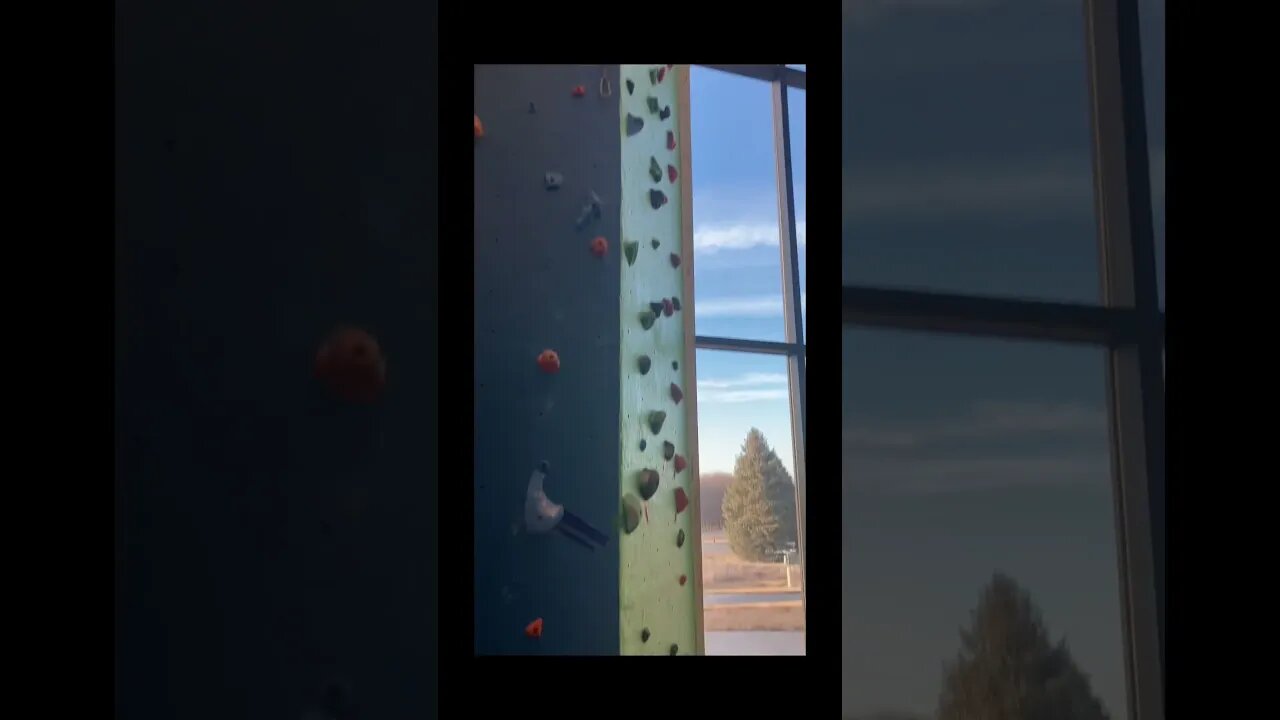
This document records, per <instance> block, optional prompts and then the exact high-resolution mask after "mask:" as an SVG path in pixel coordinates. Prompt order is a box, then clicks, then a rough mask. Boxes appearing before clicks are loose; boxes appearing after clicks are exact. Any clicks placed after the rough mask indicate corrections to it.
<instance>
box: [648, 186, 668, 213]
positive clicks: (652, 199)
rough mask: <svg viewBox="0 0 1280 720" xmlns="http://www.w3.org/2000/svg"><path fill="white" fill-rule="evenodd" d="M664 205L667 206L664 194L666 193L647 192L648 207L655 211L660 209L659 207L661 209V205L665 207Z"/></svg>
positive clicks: (659, 191) (657, 191)
mask: <svg viewBox="0 0 1280 720" xmlns="http://www.w3.org/2000/svg"><path fill="white" fill-rule="evenodd" d="M666 204H667V194H666V193H664V192H662V191H661V190H650V191H649V205H650V207H652V208H653V209H654V210H657V209H658V208H660V207H662V206H663V205H666Z"/></svg>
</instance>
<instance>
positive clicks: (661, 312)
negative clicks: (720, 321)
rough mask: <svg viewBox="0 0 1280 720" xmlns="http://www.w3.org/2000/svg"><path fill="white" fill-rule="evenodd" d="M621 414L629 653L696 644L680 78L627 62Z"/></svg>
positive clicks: (623, 590)
mask: <svg viewBox="0 0 1280 720" xmlns="http://www.w3.org/2000/svg"><path fill="white" fill-rule="evenodd" d="M620 72H621V75H622V80H623V86H622V89H621V92H620V93H619V97H620V108H619V109H618V113H619V118H620V122H621V137H622V200H621V208H622V255H623V260H622V267H621V273H622V285H621V303H620V305H621V306H620V308H619V309H618V311H619V318H620V322H621V329H622V333H621V345H620V348H619V349H620V352H619V357H620V360H621V385H620V392H619V398H620V403H621V407H620V418H621V420H620V424H619V431H618V434H619V439H620V443H621V446H622V452H621V465H620V469H621V472H620V479H621V482H620V491H621V494H622V511H623V512H622V523H623V527H622V530H623V532H622V534H621V538H620V545H621V563H622V566H621V574H620V576H619V600H620V603H621V604H620V616H621V620H620V627H619V631H620V633H621V635H620V637H621V652H622V654H624V655H667V654H671V655H676V654H684V655H687V654H693V653H695V652H697V648H698V643H697V634H698V628H699V623H698V615H699V613H700V612H701V609H700V607H699V601H698V593H697V591H696V588H697V587H698V581H697V578H696V577H695V568H696V557H697V552H698V548H699V547H700V544H699V543H698V542H697V538H696V537H694V535H695V534H696V529H697V526H696V524H695V522H694V519H695V518H696V516H697V511H696V508H693V507H691V504H692V503H691V501H692V499H693V498H694V496H695V493H694V488H693V486H692V483H693V482H694V480H693V478H692V477H691V475H692V474H693V472H692V469H691V468H689V467H688V456H689V452H690V451H689V448H688V447H687V445H686V443H687V440H688V437H689V434H688V428H687V427H686V422H687V418H686V414H685V410H686V407H687V406H686V404H684V403H685V401H684V392H685V389H686V387H687V382H688V381H689V378H690V377H691V374H690V368H687V367H684V363H685V327H684V325H685V322H686V320H687V319H688V318H687V317H686V313H687V312H688V309H687V308H685V306H684V304H683V303H682V300H684V298H683V297H682V296H683V294H684V287H685V283H684V275H683V274H684V272H685V271H686V270H687V266H686V265H685V264H684V263H683V258H682V246H683V243H682V236H681V232H682V231H681V228H682V223H681V192H680V184H681V182H682V178H681V170H682V168H681V167H680V143H681V141H682V140H683V139H682V138H681V137H680V130H679V127H678V122H677V118H678V117H679V113H678V111H677V105H676V103H677V99H678V92H677V88H678V86H679V80H680V79H681V77H680V76H681V75H682V74H683V73H685V72H687V70H686V69H685V68H682V67H677V68H672V67H671V66H665V65H662V66H660V65H623V66H622V68H621V71H620Z"/></svg>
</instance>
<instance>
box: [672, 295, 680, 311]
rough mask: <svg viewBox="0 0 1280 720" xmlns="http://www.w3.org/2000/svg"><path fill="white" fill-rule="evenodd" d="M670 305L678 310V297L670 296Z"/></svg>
mask: <svg viewBox="0 0 1280 720" xmlns="http://www.w3.org/2000/svg"><path fill="white" fill-rule="evenodd" d="M671 307H673V308H675V309H676V310H679V309H680V298H678V297H673V298H671Z"/></svg>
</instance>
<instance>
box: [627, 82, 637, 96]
mask: <svg viewBox="0 0 1280 720" xmlns="http://www.w3.org/2000/svg"><path fill="white" fill-rule="evenodd" d="M635 91H636V84H635V83H633V82H631V78H627V94H628V95H630V94H631V93H633V92H635Z"/></svg>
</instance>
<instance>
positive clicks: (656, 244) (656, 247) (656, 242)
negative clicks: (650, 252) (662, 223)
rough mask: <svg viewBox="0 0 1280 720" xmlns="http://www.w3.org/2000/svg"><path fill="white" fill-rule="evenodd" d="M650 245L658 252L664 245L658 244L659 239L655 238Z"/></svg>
mask: <svg viewBox="0 0 1280 720" xmlns="http://www.w3.org/2000/svg"><path fill="white" fill-rule="evenodd" d="M649 244H650V245H652V246H653V249H654V250H657V249H658V246H659V245H661V244H662V243H660V242H658V238H654V239H652V240H650V241H649Z"/></svg>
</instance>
